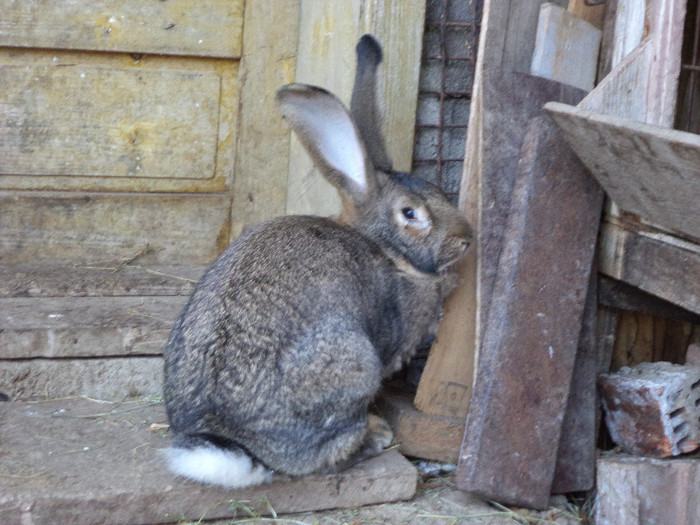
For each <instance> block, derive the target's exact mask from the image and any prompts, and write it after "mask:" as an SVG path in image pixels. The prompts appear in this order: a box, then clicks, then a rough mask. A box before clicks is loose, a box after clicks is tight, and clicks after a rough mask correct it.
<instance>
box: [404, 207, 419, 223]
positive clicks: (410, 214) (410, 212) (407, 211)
mask: <svg viewBox="0 0 700 525" xmlns="http://www.w3.org/2000/svg"><path fill="white" fill-rule="evenodd" d="M401 213H402V214H403V216H404V217H406V218H407V219H408V220H409V221H414V220H416V210H414V209H413V208H402V209H401Z"/></svg>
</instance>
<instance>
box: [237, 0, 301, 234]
mask: <svg viewBox="0 0 700 525" xmlns="http://www.w3.org/2000/svg"><path fill="white" fill-rule="evenodd" d="M299 9H300V2H299V0H286V1H284V2H274V3H273V2H269V1H267V0H248V1H247V2H246V9H245V27H246V28H249V29H250V30H249V31H245V33H244V35H243V38H244V45H243V56H242V58H241V64H240V84H241V86H240V90H241V94H240V100H241V108H240V116H239V119H240V120H239V138H238V144H237V145H236V166H235V173H236V175H235V177H234V180H233V204H232V208H231V237H232V238H235V237H238V235H240V233H241V231H242V230H243V229H244V228H245V227H246V226H252V225H254V224H257V223H259V222H262V221H263V220H265V219H270V218H272V217H276V216H278V215H283V214H284V213H285V210H286V205H287V176H288V171H289V141H290V134H289V129H288V128H287V127H286V126H285V125H284V124H283V123H282V117H281V115H280V113H279V111H278V109H277V107H276V105H275V92H276V91H277V89H278V88H279V87H281V86H283V85H285V84H288V83H290V82H293V81H294V75H295V70H296V54H297V47H298V31H299V28H298V26H299Z"/></svg>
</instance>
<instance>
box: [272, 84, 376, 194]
mask: <svg viewBox="0 0 700 525" xmlns="http://www.w3.org/2000/svg"><path fill="white" fill-rule="evenodd" d="M277 104H278V106H279V108H280V110H281V111H282V116H283V117H284V118H285V119H286V120H287V121H288V122H289V125H290V126H291V127H292V129H293V130H294V131H295V132H296V134H297V136H298V137H299V140H300V141H301V142H302V144H303V145H304V147H305V148H306V151H308V153H309V155H310V156H311V158H312V159H313V160H314V163H315V164H316V167H318V168H319V170H321V173H322V174H323V175H324V177H326V179H328V180H329V181H330V182H331V184H333V185H334V186H335V187H336V188H338V189H340V190H342V191H343V192H344V193H346V194H347V196H348V197H350V198H351V199H352V201H353V202H355V203H358V204H361V203H364V202H366V201H367V200H368V199H369V198H371V196H372V195H373V194H374V192H375V190H376V181H375V177H374V171H373V170H372V169H371V168H370V167H369V166H368V163H367V159H366V156H365V150H364V145H363V143H362V139H361V138H360V135H359V132H358V131H357V128H356V127H355V124H354V123H353V121H352V118H351V117H350V114H349V113H348V111H347V110H346V109H345V107H344V106H343V104H342V102H340V100H338V99H337V98H336V97H335V96H334V95H332V94H331V93H329V92H328V91H326V90H325V89H321V88H318V87H315V86H307V85H304V84H288V85H286V86H283V87H281V88H280V89H279V90H278V91H277Z"/></svg>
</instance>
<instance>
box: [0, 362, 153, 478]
mask: <svg viewBox="0 0 700 525" xmlns="http://www.w3.org/2000/svg"><path fill="white" fill-rule="evenodd" d="M162 391H163V358H162V357H159V356H145V357H144V356H139V357H96V358H91V359H79V358H76V359H66V358H60V359H43V358H38V359H18V360H14V359H0V392H3V393H5V394H7V395H8V396H9V397H10V399H12V400H17V401H24V400H41V399H61V398H65V397H73V396H86V397H90V398H93V399H107V400H112V401H120V400H123V399H124V398H127V397H129V396H160V395H161V394H162ZM0 409H1V407H0ZM3 449H4V447H3ZM3 488H4V487H3Z"/></svg>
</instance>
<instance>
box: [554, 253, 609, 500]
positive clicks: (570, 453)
mask: <svg viewBox="0 0 700 525" xmlns="http://www.w3.org/2000/svg"><path fill="white" fill-rule="evenodd" d="M597 314H598V273H597V271H596V263H595V260H594V262H593V264H592V269H591V276H590V281H589V285H588V291H587V293H586V304H585V308H584V311H583V321H582V323H581V330H580V334H579V338H578V346H577V348H576V360H575V361H574V367H573V373H572V374H571V386H570V388H569V398H568V400H567V401H566V411H565V412H564V420H563V421H562V424H561V436H560V438H559V448H558V450H557V459H556V464H555V467H554V475H553V478H552V494H567V493H569V492H582V491H586V490H591V489H592V488H593V485H594V484H595V462H596V459H597V455H598V451H597V449H596V437H597V436H598V432H597V431H596V430H597V429H596V411H597V410H599V406H600V404H599V400H598V396H597V390H596V379H597V377H598V374H599V373H600V371H599V370H598V353H599V348H598V345H597V337H596V335H597V334H596V330H597ZM605 371H607V367H606V368H605Z"/></svg>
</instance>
